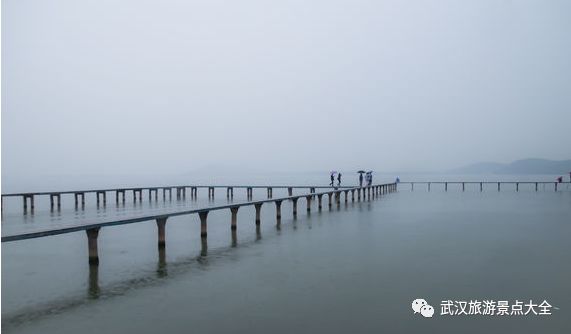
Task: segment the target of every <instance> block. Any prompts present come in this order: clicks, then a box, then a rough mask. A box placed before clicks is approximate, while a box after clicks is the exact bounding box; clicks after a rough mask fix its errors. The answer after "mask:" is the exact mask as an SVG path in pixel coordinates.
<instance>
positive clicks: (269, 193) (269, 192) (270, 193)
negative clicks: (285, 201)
mask: <svg viewBox="0 0 571 334" xmlns="http://www.w3.org/2000/svg"><path fill="white" fill-rule="evenodd" d="M272 191H273V189H272V188H269V187H268V189H267V192H268V198H272V195H273V194H272Z"/></svg>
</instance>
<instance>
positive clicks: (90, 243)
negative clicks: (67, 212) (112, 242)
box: [85, 227, 99, 264]
mask: <svg viewBox="0 0 571 334" xmlns="http://www.w3.org/2000/svg"><path fill="white" fill-rule="evenodd" d="M85 232H86V233H87V249H88V253H89V263H90V264H99V253H98V251H97V237H98V236H99V227H96V228H92V229H89V230H85Z"/></svg>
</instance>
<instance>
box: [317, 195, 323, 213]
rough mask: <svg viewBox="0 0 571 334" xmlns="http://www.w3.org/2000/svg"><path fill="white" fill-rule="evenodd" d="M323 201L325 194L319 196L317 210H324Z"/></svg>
mask: <svg viewBox="0 0 571 334" xmlns="http://www.w3.org/2000/svg"><path fill="white" fill-rule="evenodd" d="M322 200H323V194H319V195H317V209H318V210H319V211H321V208H322V206H321V202H322Z"/></svg>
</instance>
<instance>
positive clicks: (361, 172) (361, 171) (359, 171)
mask: <svg viewBox="0 0 571 334" xmlns="http://www.w3.org/2000/svg"><path fill="white" fill-rule="evenodd" d="M357 173H359V174H363V173H366V172H365V171H364V170H358V171H357Z"/></svg>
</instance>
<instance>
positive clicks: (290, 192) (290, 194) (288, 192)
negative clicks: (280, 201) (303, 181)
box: [287, 187, 293, 196]
mask: <svg viewBox="0 0 571 334" xmlns="http://www.w3.org/2000/svg"><path fill="white" fill-rule="evenodd" d="M287 195H288V196H293V188H292V187H289V188H287Z"/></svg>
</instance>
